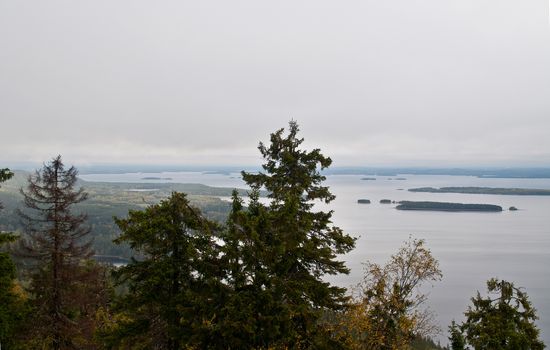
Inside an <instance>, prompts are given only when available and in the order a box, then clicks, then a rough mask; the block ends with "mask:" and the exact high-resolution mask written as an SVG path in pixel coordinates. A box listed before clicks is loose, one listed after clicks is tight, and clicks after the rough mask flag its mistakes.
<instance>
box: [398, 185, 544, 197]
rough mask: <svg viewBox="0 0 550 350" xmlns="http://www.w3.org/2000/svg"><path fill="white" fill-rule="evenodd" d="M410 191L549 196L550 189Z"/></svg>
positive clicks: (415, 189) (468, 188) (418, 190)
mask: <svg viewBox="0 0 550 350" xmlns="http://www.w3.org/2000/svg"><path fill="white" fill-rule="evenodd" d="M409 191H410V192H429V193H465V194H499V195H508V196H550V190H545V189H537V188H495V187H441V188H434V187H419V188H411V189H409Z"/></svg>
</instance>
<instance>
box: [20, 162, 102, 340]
mask: <svg viewBox="0 0 550 350" xmlns="http://www.w3.org/2000/svg"><path fill="white" fill-rule="evenodd" d="M76 182H77V170H76V169H75V168H74V167H70V168H69V169H66V168H65V166H64V165H63V162H62V160H61V156H57V157H56V158H54V159H52V160H51V162H49V163H47V164H45V165H44V166H43V168H42V169H40V170H37V171H36V172H35V173H34V174H33V175H30V176H29V178H28V186H27V189H26V190H23V189H21V194H22V195H23V197H24V204H25V206H26V210H24V211H19V215H20V216H21V218H22V221H23V223H24V224H25V238H24V239H22V240H21V242H22V244H21V254H22V255H23V257H25V258H26V259H27V261H30V262H31V264H32V267H31V271H32V274H31V285H30V290H29V292H30V294H31V298H32V302H31V304H32V305H33V314H34V317H33V318H32V319H30V320H29V321H28V330H29V331H28V332H29V336H30V338H29V347H32V346H35V347H39V346H40V347H43V348H52V349H73V348H82V349H85V348H88V347H91V345H90V343H89V341H90V340H91V334H90V332H91V327H90V326H89V325H90V322H91V319H92V318H93V317H94V310H95V309H96V306H97V305H98V303H100V302H102V300H101V299H102V298H101V296H102V294H101V290H99V291H98V290H97V287H98V278H99V277H100V276H101V273H100V271H99V269H98V268H96V267H95V266H94V265H93V264H90V263H87V262H86V260H87V259H89V258H90V257H91V256H92V254H93V252H92V250H91V242H90V241H89V240H88V238H87V236H88V233H89V232H90V229H89V227H88V226H86V225H85V221H86V215H85V214H75V213H73V208H74V206H75V205H76V204H78V203H80V202H82V201H84V200H85V199H86V198H87V196H88V195H87V193H86V192H84V190H83V189H82V188H80V189H75V185H76ZM91 287H93V288H91ZM85 332H88V334H86V333H85ZM33 344H34V345H33Z"/></svg>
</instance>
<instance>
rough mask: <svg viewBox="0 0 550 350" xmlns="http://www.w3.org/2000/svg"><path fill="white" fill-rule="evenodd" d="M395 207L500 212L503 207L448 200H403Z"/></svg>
mask: <svg viewBox="0 0 550 350" xmlns="http://www.w3.org/2000/svg"><path fill="white" fill-rule="evenodd" d="M399 203H400V204H399V205H398V206H397V207H395V208H396V209H399V210H433V211H487V212H500V211H502V207H501V206H499V205H493V204H463V203H447V202H413V201H402V202H399Z"/></svg>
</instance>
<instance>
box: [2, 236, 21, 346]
mask: <svg viewBox="0 0 550 350" xmlns="http://www.w3.org/2000/svg"><path fill="white" fill-rule="evenodd" d="M15 239H16V236H14V235H11V234H8V233H1V232H0V246H2V245H3V244H6V243H9V242H13V241H15ZM15 272H16V271H15V265H14V263H13V261H12V260H11V258H10V256H9V254H8V253H3V252H0V345H1V346H3V347H4V348H7V349H10V348H14V349H15V348H16V345H17V342H16V340H17V338H18V335H19V332H18V330H19V328H20V327H21V323H22V322H23V320H24V318H25V316H26V314H27V307H26V303H25V299H24V298H23V296H22V293H21V290H20V288H19V286H18V285H17V284H16V280H15V277H16V273H15Z"/></svg>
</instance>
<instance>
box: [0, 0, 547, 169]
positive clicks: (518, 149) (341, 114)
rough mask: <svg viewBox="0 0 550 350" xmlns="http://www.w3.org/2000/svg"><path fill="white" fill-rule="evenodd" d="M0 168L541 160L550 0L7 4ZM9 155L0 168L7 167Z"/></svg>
mask: <svg viewBox="0 0 550 350" xmlns="http://www.w3.org/2000/svg"><path fill="white" fill-rule="evenodd" d="M0 118H1V120H0V128H1V130H2V132H1V133H0V140H1V142H2V148H1V152H0V161H3V162H13V161H44V160H47V159H49V158H51V157H52V156H54V155H56V154H62V155H63V156H64V158H65V159H66V160H67V161H69V162H72V163H78V164H84V163H94V162H125V163H127V162H131V163H178V164H202V163H223V164H255V163H257V162H258V152H257V150H256V146H257V143H258V141H259V140H268V134H269V133H270V132H272V131H274V130H275V129H277V128H279V127H283V126H286V124H287V122H288V121H289V120H290V119H291V118H294V119H296V120H297V121H298V122H299V123H300V125H301V129H302V136H303V137H305V138H306V141H307V145H308V146H309V147H319V148H321V149H322V150H323V151H325V153H326V154H327V155H330V156H331V157H332V158H333V159H334V161H335V164H336V165H366V166H368V165H436V166H449V165H538V166H550V25H549V20H548V0H393V1H392V0H376V1H373V0H361V1H336V0H333V1H325V0H310V1H300V0H292V1H286V0H283V1H281V0H277V1H260V0H250V1H223V0H220V1H209V0H201V1H181V0H179V1H136V0H120V1H116V0H115V1H113V0H94V1H75V0H67V1H56V0H49V1H19V0H17V1H10V0H0ZM0 165H1V164H0Z"/></svg>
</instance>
